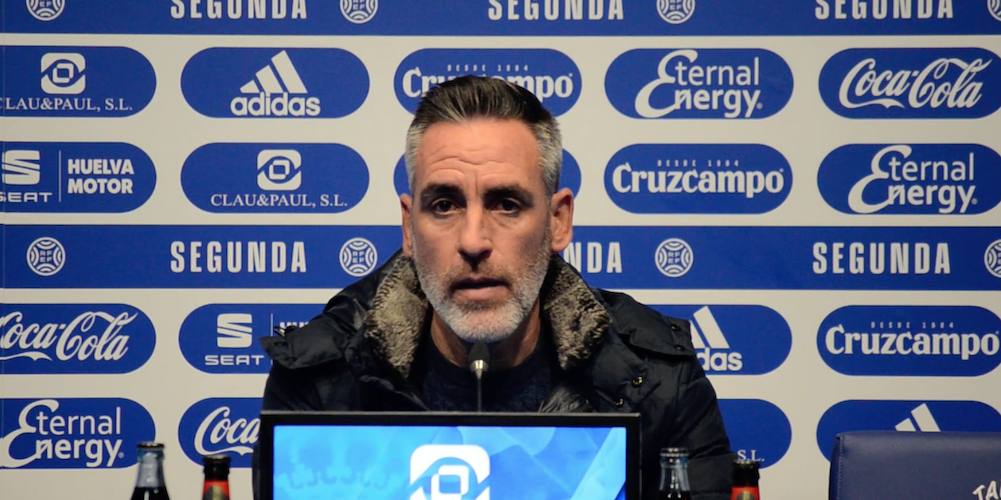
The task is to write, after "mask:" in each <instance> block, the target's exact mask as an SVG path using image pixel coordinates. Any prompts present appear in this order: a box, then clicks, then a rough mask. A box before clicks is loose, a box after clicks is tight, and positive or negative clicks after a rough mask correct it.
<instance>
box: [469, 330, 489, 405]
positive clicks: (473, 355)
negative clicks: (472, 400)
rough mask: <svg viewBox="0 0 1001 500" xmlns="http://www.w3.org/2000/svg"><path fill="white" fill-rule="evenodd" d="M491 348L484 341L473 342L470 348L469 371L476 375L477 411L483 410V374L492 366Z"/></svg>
mask: <svg viewBox="0 0 1001 500" xmlns="http://www.w3.org/2000/svg"><path fill="white" fill-rule="evenodd" d="M489 360H490V350H489V349H487V345H486V344H484V343H483V342H477V343H475V344H473V348H472V349H470V350H469V371H471V372H473V375H475V376H476V411H477V412H480V413H482V412H483V374H484V373H486V372H487V369H488V368H489V367H490V363H489Z"/></svg>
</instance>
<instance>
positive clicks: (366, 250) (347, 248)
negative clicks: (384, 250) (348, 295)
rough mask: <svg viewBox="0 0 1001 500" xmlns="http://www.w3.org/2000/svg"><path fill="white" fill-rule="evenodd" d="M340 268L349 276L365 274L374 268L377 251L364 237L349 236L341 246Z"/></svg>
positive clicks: (377, 256) (377, 258) (377, 257)
mask: <svg viewBox="0 0 1001 500" xmlns="http://www.w3.org/2000/svg"><path fill="white" fill-rule="evenodd" d="M340 257H341V268H342V269H344V272H346V273H348V274H350V275H351V276H365V275H366V274H368V273H370V272H372V270H373V269H375V263H376V262H377V261H378V260H379V253H378V252H376V251H375V245H373V244H372V242H371V241H368V240H366V239H365V238H351V239H350V240H348V241H347V242H346V243H344V245H342V246H341V255H340Z"/></svg>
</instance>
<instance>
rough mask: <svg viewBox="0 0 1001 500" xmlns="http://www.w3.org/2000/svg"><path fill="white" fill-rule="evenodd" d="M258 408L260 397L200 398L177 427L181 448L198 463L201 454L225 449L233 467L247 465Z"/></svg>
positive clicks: (255, 430)
mask: <svg viewBox="0 0 1001 500" xmlns="http://www.w3.org/2000/svg"><path fill="white" fill-rule="evenodd" d="M260 411H261V400H260V398H210V399H203V400H201V401H199V402H197V403H195V404H194V405H192V406H191V408H188V410H187V411H186V412H184V416H182V417H181V423H180V426H179V427H178V431H177V432H178V440H179V441H180V443H181V448H182V449H183V450H184V453H185V455H187V456H188V458H190V459H191V460H192V461H193V462H195V463H201V457H202V456H204V455H211V454H216V453H225V454H227V455H229V456H230V458H231V460H232V462H231V463H232V466H233V467H250V460H251V456H252V455H253V452H254V444H255V443H257V433H258V430H259V429H260V416H259V415H260Z"/></svg>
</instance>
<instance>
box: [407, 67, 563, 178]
mask: <svg viewBox="0 0 1001 500" xmlns="http://www.w3.org/2000/svg"><path fill="white" fill-rule="evenodd" d="M473 118H495V119H501V120H518V121H520V122H522V123H524V124H525V125H528V128H529V129H531V130H532V134H533V135H534V136H535V140H536V141H537V142H538V143H539V166H540V167H541V169H542V182H543V183H544V184H545V186H546V193H547V194H549V195H552V194H553V193H555V192H556V187H557V186H558V185H559V183H560V168H561V167H562V166H563V143H562V139H561V137H560V128H559V125H558V124H557V123H556V119H555V118H553V115H552V114H550V113H549V111H548V110H546V108H544V107H543V106H542V103H541V102H539V100H538V99H536V98H535V96H534V95H533V94H532V93H531V92H529V91H528V90H526V89H524V88H522V87H519V86H517V85H515V84H513V83H510V82H507V81H505V80H501V79H498V78H490V77H483V76H463V77H460V78H456V79H454V80H451V81H448V82H445V83H443V84H441V85H438V86H436V87H434V88H432V89H431V90H430V91H428V93H427V94H426V95H425V96H424V98H423V99H422V100H421V103H420V105H419V106H418V107H417V112H416V113H414V120H413V121H412V122H410V128H409V129H408V130H407V146H406V152H405V154H404V159H405V161H406V165H407V179H408V180H409V182H410V187H411V189H413V185H414V168H415V167H416V165H417V148H419V147H420V144H421V139H423V138H424V132H426V131H427V129H428V127H430V126H431V125H434V124H435V123H441V122H447V123H461V122H464V121H467V120H471V119H473Z"/></svg>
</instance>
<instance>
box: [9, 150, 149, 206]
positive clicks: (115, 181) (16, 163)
mask: <svg viewBox="0 0 1001 500" xmlns="http://www.w3.org/2000/svg"><path fill="white" fill-rule="evenodd" d="M0 149H3V181H4V184H5V190H4V191H3V192H0V202H2V203H6V207H5V208H6V210H7V211H9V212H128V211H130V210H134V209H136V208H138V207H140V206H141V205H142V204H143V203H145V202H146V200H148V199H149V197H150V195H151V194H152V193H153V188H154V186H155V185H156V170H155V169H154V167H153V161H152V160H151V159H150V158H149V156H147V155H146V153H145V152H143V151H142V150H141V149H139V148H137V147H135V146H133V145H131V144H125V143H120V142H105V143H100V142H99V143H83V142H65V143H56V142H6V143H0Z"/></svg>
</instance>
